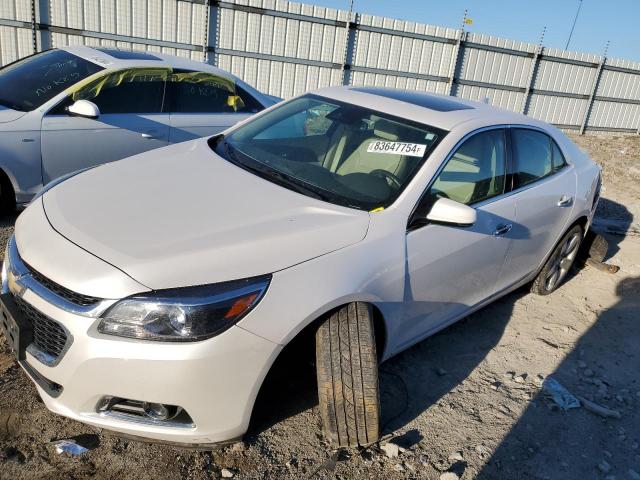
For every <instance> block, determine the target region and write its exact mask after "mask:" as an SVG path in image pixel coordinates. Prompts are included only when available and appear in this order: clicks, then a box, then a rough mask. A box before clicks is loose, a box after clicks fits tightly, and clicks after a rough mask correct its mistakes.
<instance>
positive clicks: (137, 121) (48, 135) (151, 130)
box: [41, 75, 170, 184]
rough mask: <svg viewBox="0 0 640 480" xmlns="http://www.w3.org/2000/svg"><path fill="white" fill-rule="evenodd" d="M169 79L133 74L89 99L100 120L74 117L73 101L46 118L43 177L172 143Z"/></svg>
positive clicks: (49, 179) (44, 179) (48, 178)
mask: <svg viewBox="0 0 640 480" xmlns="http://www.w3.org/2000/svg"><path fill="white" fill-rule="evenodd" d="M164 88H165V81H164V80H163V79H161V78H158V77H155V76H149V75H131V76H130V77H129V78H127V79H125V80H123V81H121V82H120V83H119V84H117V85H109V84H108V83H107V84H105V85H104V87H103V88H102V89H100V90H99V93H98V94H97V96H95V97H92V98H89V100H90V101H92V102H93V103H95V104H96V105H97V106H98V108H99V109H100V116H99V117H98V118H97V119H91V118H83V117H78V116H71V115H69V114H67V113H66V111H65V107H67V106H69V105H71V104H72V103H73V100H72V99H71V97H69V98H67V99H66V100H64V101H63V102H61V103H60V104H58V105H57V106H56V107H54V108H53V109H52V110H51V111H50V112H49V113H47V115H45V116H44V117H43V119H42V133H41V135H42V176H43V183H44V184H46V183H47V182H50V181H51V180H54V179H55V178H57V177H60V176H62V175H64V174H66V173H69V172H73V171H76V170H80V169H83V168H86V167H91V166H94V165H100V164H102V163H107V162H112V161H114V160H119V159H121V158H125V157H129V156H131V155H135V154H137V153H142V152H145V151H147V150H152V149H155V148H160V147H163V146H165V145H168V140H169V130H170V123H169V121H170V118H169V114H168V113H163V112H162V106H163V96H164Z"/></svg>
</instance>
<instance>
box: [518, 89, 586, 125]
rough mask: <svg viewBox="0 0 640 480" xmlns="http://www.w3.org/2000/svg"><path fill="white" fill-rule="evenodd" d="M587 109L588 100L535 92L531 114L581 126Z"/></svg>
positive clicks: (532, 98) (552, 121)
mask: <svg viewBox="0 0 640 480" xmlns="http://www.w3.org/2000/svg"><path fill="white" fill-rule="evenodd" d="M586 109H587V100H581V99H578V98H566V97H553V96H548V95H539V94H533V95H532V96H531V103H530V105H529V115H531V116H532V117H534V118H537V119H539V120H543V121H545V122H549V123H555V124H559V125H575V126H579V125H580V124H581V123H582V119H583V118H584V115H585V113H586Z"/></svg>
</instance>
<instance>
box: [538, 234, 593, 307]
mask: <svg viewBox="0 0 640 480" xmlns="http://www.w3.org/2000/svg"><path fill="white" fill-rule="evenodd" d="M581 242H582V228H581V227H580V225H576V226H574V227H573V228H572V229H571V230H569V231H568V232H567V233H566V235H565V236H564V237H562V240H560V243H558V245H557V246H556V248H555V250H554V251H553V253H552V254H551V257H549V260H547V263H545V265H544V267H542V270H541V271H540V273H539V274H538V276H537V277H536V279H535V280H534V282H533V285H531V291H532V292H533V293H537V294H538V295H549V294H550V293H551V292H553V291H554V290H555V289H556V288H558V286H560V284H561V283H562V281H563V280H564V278H565V277H566V276H567V273H569V270H570V269H571V266H572V265H573V262H574V261H575V259H576V257H577V256H578V250H579V249H580V243H581Z"/></svg>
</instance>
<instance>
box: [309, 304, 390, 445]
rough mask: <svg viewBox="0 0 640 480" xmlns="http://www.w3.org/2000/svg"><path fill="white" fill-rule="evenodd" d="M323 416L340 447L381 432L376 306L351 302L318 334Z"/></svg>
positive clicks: (373, 437)
mask: <svg viewBox="0 0 640 480" xmlns="http://www.w3.org/2000/svg"><path fill="white" fill-rule="evenodd" d="M316 371H317V376H318V398H319V402H320V414H321V416H322V423H323V426H324V429H325V432H326V434H327V436H328V437H329V439H330V440H331V441H332V442H333V443H335V444H337V445H338V446H340V447H346V446H358V445H360V446H366V445H370V444H372V443H374V442H376V441H377V440H378V438H379V435H380V397H379V393H378V357H377V355H376V342H375V338H374V327H373V315H372V311H371V306H370V305H367V304H365V303H360V302H356V303H350V304H349V305H346V306H344V307H342V308H341V309H340V310H338V311H336V312H334V313H333V314H332V315H331V316H330V317H329V318H328V319H327V320H325V322H324V323H323V324H322V325H321V326H320V328H319V329H318V332H317V333H316Z"/></svg>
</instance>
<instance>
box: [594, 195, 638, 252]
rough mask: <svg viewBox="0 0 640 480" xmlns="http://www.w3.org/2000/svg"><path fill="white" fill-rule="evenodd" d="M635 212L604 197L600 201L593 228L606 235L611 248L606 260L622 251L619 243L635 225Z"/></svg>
mask: <svg viewBox="0 0 640 480" xmlns="http://www.w3.org/2000/svg"><path fill="white" fill-rule="evenodd" d="M633 220H634V218H633V214H632V213H631V212H630V211H629V210H628V209H627V207H625V206H624V205H622V204H620V203H618V202H614V201H613V200H609V199H608V198H604V197H602V198H601V199H600V201H599V202H598V208H597V210H596V216H595V220H594V224H593V229H594V231H596V232H597V233H601V234H603V235H606V238H607V240H608V241H609V250H608V252H607V256H606V258H605V260H608V259H610V258H611V257H613V256H615V255H616V253H618V252H619V251H620V247H619V244H620V242H621V241H622V240H623V239H624V236H625V235H626V234H627V233H628V232H629V230H630V228H631V226H632V225H633Z"/></svg>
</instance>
